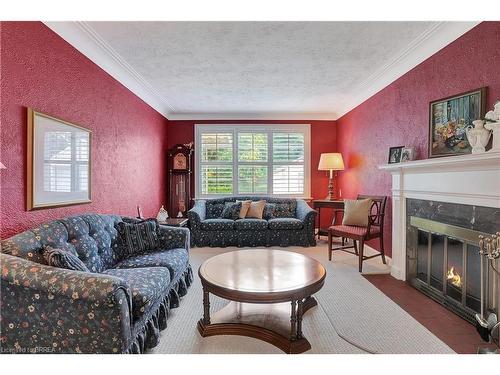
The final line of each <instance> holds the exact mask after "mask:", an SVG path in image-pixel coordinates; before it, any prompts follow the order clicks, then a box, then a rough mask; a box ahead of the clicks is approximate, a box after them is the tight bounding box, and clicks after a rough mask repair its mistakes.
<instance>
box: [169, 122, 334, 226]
mask: <svg viewBox="0 0 500 375" xmlns="http://www.w3.org/2000/svg"><path fill="white" fill-rule="evenodd" d="M195 123H196V124H224V123H230V124H258V123H261V124H262V123H263V124H311V146H312V147H311V180H312V183H311V195H312V197H313V198H318V199H320V198H325V197H326V196H327V195H328V175H327V174H326V172H324V171H323V172H320V171H318V163H319V157H320V155H321V153H324V152H335V151H336V149H337V130H336V129H337V126H336V123H335V121H309V120H302V121H288V120H279V121H277V120H272V121H266V120H262V121H255V120H238V121H169V122H168V130H167V139H168V142H167V143H168V146H169V147H172V146H174V145H175V144H177V143H188V142H191V141H194V124H195ZM193 181H194V179H193ZM192 189H193V191H192V194H193V196H194V183H193V186H192ZM329 211H330V210H324V214H323V211H322V214H321V219H322V220H321V222H322V225H327V224H329V223H331V221H332V219H331V212H329Z"/></svg>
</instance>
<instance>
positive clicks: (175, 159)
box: [167, 142, 193, 217]
mask: <svg viewBox="0 0 500 375" xmlns="http://www.w3.org/2000/svg"><path fill="white" fill-rule="evenodd" d="M167 159H168V160H167V167H168V187H169V188H168V190H169V191H168V202H167V207H168V208H167V210H168V214H169V215H170V217H187V211H188V210H189V208H190V203H191V173H192V163H193V143H192V142H191V143H189V144H186V145H183V144H177V145H175V146H174V147H172V148H171V149H170V150H168V158H167Z"/></svg>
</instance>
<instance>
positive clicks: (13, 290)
mask: <svg viewBox="0 0 500 375" xmlns="http://www.w3.org/2000/svg"><path fill="white" fill-rule="evenodd" d="M122 220H123V221H133V220H134V219H127V218H122V217H120V216H116V215H97V214H85V215H79V216H73V217H68V218H64V219H60V220H56V221H52V222H48V223H46V224H43V225H40V226H39V227H37V228H34V229H32V230H28V231H25V232H23V233H20V234H17V235H15V236H13V237H11V238H9V239H6V240H3V241H1V242H0V244H1V254H0V260H1V269H2V276H1V277H2V278H1V280H2V283H1V297H0V298H1V299H0V301H1V332H0V350H1V352H3V353H9V352H21V353H36V352H44V353H46V352H50V353H52V352H64V353H142V352H144V351H145V350H147V349H149V348H152V347H154V346H156V345H157V344H158V341H159V333H160V331H161V330H163V329H165V328H166V324H167V317H168V315H169V311H170V309H171V308H175V307H177V306H178V305H179V297H181V296H183V295H185V294H186V293H187V288H188V287H189V286H190V284H191V283H192V280H193V274H192V270H191V266H190V265H189V253H188V252H189V230H188V229H185V228H172V227H165V226H159V227H158V230H157V234H158V243H159V245H160V246H159V248H158V249H157V250H155V251H150V252H148V253H139V254H135V255H132V256H129V257H124V256H123V253H124V251H123V249H122V247H123V246H121V245H120V241H118V234H117V230H116V229H115V224H116V223H118V222H120V221H122ZM46 245H48V246H51V247H58V248H60V249H67V250H69V251H72V252H73V253H74V254H76V255H78V258H79V259H80V260H81V261H82V262H83V263H84V264H85V266H87V268H88V269H89V270H90V271H91V272H81V271H73V270H68V269H64V268H56V267H51V266H48V265H47V263H46V261H45V259H44V257H43V256H42V249H43V248H44V246H46ZM75 252H76V253H75Z"/></svg>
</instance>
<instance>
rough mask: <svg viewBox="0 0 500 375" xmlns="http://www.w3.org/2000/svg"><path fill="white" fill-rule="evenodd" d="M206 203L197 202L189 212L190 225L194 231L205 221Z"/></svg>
mask: <svg viewBox="0 0 500 375" xmlns="http://www.w3.org/2000/svg"><path fill="white" fill-rule="evenodd" d="M205 203H206V201H205V200H197V201H196V202H195V204H194V206H193V208H191V209H190V210H189V211H188V219H189V225H190V226H191V228H192V229H197V228H198V226H199V225H200V223H201V222H202V221H203V220H205V215H206V205H205Z"/></svg>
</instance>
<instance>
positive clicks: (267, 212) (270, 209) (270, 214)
mask: <svg viewBox="0 0 500 375" xmlns="http://www.w3.org/2000/svg"><path fill="white" fill-rule="evenodd" d="M275 211H276V204H274V203H266V204H265V205H264V212H263V214H262V218H263V219H265V220H271V219H274V212H275Z"/></svg>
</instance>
